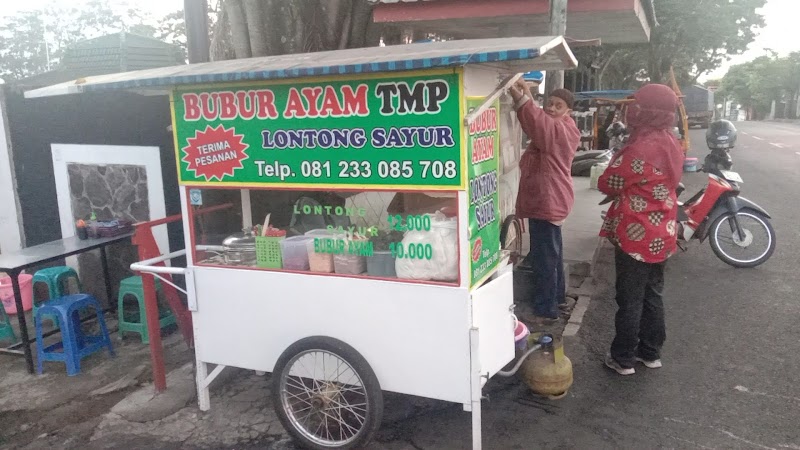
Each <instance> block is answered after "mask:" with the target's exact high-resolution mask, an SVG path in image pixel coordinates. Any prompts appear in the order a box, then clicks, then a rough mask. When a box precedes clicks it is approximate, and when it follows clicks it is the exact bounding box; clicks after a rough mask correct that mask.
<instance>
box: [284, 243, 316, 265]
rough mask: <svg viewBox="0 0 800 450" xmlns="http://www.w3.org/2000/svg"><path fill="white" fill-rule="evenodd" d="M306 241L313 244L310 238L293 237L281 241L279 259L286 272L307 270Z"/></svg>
mask: <svg viewBox="0 0 800 450" xmlns="http://www.w3.org/2000/svg"><path fill="white" fill-rule="evenodd" d="M308 241H311V243H312V245H313V243H314V238H313V237H311V236H294V237H290V238H286V239H284V240H282V241H281V258H283V268H284V269H286V270H308V269H309V265H308Z"/></svg>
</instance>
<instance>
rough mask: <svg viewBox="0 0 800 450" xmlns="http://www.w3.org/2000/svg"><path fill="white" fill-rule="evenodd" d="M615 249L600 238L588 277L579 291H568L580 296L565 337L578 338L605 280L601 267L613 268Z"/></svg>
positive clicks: (566, 328) (565, 331) (564, 334)
mask: <svg viewBox="0 0 800 450" xmlns="http://www.w3.org/2000/svg"><path fill="white" fill-rule="evenodd" d="M613 261H614V256H613V247H612V246H611V244H610V243H609V242H608V240H606V239H604V238H598V242H597V247H596V248H595V252H594V256H593V257H592V261H591V263H590V265H589V269H588V270H589V271H588V277H587V278H586V279H584V281H583V283H581V285H580V287H578V288H577V289H568V292H569V293H570V294H573V295H577V296H578V302H577V303H576V304H575V308H574V309H573V310H572V314H571V315H570V317H569V321H568V322H567V325H566V327H564V333H563V336H564V337H571V336H576V335H577V334H578V331H580V329H581V325H582V324H583V319H584V316H585V315H586V311H587V310H588V309H589V304H590V303H591V301H592V297H594V296H595V294H596V291H597V285H598V280H599V279H600V278H603V276H602V275H603V274H604V273H605V272H607V271H604V270H599V269H600V268H601V266H603V268H605V266H606V265H607V264H610V265H611V267H613Z"/></svg>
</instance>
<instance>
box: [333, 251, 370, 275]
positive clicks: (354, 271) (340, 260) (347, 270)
mask: <svg viewBox="0 0 800 450" xmlns="http://www.w3.org/2000/svg"><path fill="white" fill-rule="evenodd" d="M333 267H334V270H335V272H336V273H341V274H345V275H359V274H362V273H364V272H366V271H367V258H366V257H364V256H355V255H333Z"/></svg>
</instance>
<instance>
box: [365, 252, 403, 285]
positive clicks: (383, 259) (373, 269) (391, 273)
mask: <svg viewBox="0 0 800 450" xmlns="http://www.w3.org/2000/svg"><path fill="white" fill-rule="evenodd" d="M394 264H395V263H394V257H393V256H392V252H390V251H376V252H374V253H373V254H372V256H370V257H368V258H367V274H369V275H372V276H373V277H381V278H395V277H397V272H396V271H395V269H394Z"/></svg>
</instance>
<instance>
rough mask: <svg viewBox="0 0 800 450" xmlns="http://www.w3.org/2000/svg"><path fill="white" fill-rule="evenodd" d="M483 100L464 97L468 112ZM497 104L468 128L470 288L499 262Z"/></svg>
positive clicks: (496, 102)
mask: <svg viewBox="0 0 800 450" xmlns="http://www.w3.org/2000/svg"><path fill="white" fill-rule="evenodd" d="M483 102H484V99H483V98H482V97H469V98H467V113H470V112H472V111H473V110H475V109H476V108H478V107H479V106H480V105H481V104H482V103H483ZM499 111H500V103H499V102H498V101H495V102H494V103H493V104H492V105H491V106H490V107H489V109H487V110H486V111H484V112H483V113H482V114H481V115H480V116H478V118H476V119H475V121H474V122H472V123H471V124H469V126H468V128H467V157H468V158H469V160H468V161H467V163H468V164H467V165H468V170H467V173H468V180H469V187H468V191H467V192H468V194H469V243H470V249H471V254H470V287H474V286H475V285H476V284H478V283H479V282H481V281H483V280H484V279H485V278H486V276H487V275H489V274H491V273H492V272H493V271H494V270H495V268H496V267H497V264H498V262H499V261H500V220H501V219H500V198H499V196H498V193H497V188H498V184H499V168H500V158H499V153H500V152H499V149H500V136H499V133H498V130H499V129H500V115H499Z"/></svg>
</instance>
